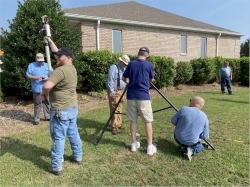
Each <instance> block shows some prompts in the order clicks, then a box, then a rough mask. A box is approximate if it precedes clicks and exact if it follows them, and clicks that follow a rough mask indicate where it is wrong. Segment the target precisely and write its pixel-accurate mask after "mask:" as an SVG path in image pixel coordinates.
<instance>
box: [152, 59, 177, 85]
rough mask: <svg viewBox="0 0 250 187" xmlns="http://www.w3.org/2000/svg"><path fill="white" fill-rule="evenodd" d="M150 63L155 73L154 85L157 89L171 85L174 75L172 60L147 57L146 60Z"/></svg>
mask: <svg viewBox="0 0 250 187" xmlns="http://www.w3.org/2000/svg"><path fill="white" fill-rule="evenodd" d="M147 60H148V61H149V62H152V64H153V66H154V72H155V82H154V85H155V86H156V87H157V88H159V89H160V88H163V87H168V86H169V85H172V84H173V78H174V76H175V74H176V70H175V66H174V59H173V58H170V57H160V56H149V58H148V59H147Z"/></svg>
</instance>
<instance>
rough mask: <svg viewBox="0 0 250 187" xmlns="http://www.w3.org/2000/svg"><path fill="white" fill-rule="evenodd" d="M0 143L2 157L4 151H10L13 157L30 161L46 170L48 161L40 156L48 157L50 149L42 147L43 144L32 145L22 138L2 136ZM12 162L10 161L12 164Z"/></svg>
mask: <svg viewBox="0 0 250 187" xmlns="http://www.w3.org/2000/svg"><path fill="white" fill-rule="evenodd" d="M0 143H1V154H0V156H1V157H2V156H3V155H4V154H5V153H10V154H12V155H13V156H15V157H18V158H20V159H22V160H27V161H29V162H32V163H33V164H34V165H36V166H37V167H38V168H40V169H43V170H45V171H47V167H48V164H49V163H48V162H46V161H44V160H43V159H42V157H48V158H50V155H51V153H50V151H48V150H47V149H45V148H42V147H40V146H42V145H43V144H39V145H32V144H28V143H25V142H24V141H22V140H19V139H14V138H10V137H2V138H1V140H0ZM12 164H13V163H10V165H12Z"/></svg>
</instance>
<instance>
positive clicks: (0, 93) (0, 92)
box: [0, 85, 4, 103]
mask: <svg viewBox="0 0 250 187" xmlns="http://www.w3.org/2000/svg"><path fill="white" fill-rule="evenodd" d="M3 99H4V94H3V92H2V90H1V85H0V103H1V102H3Z"/></svg>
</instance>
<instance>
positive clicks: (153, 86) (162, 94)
mask: <svg viewBox="0 0 250 187" xmlns="http://www.w3.org/2000/svg"><path fill="white" fill-rule="evenodd" d="M150 84H151V86H153V87H154V89H156V91H157V92H158V93H159V94H160V95H161V96H162V97H163V98H164V99H165V100H166V101H167V102H168V103H169V104H170V105H171V106H172V107H173V108H174V109H175V111H176V112H178V110H177V109H176V108H175V106H174V105H173V104H172V103H171V102H170V101H169V100H168V99H167V98H166V97H165V96H164V95H163V94H162V93H161V92H160V90H158V89H157V88H156V86H155V85H154V84H153V83H152V82H151V83H150Z"/></svg>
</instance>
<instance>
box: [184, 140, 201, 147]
mask: <svg viewBox="0 0 250 187" xmlns="http://www.w3.org/2000/svg"><path fill="white" fill-rule="evenodd" d="M198 144H200V141H198V142H197V143H195V144H193V145H185V144H181V145H182V146H184V147H195V146H196V145H198Z"/></svg>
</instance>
